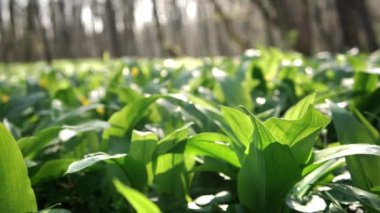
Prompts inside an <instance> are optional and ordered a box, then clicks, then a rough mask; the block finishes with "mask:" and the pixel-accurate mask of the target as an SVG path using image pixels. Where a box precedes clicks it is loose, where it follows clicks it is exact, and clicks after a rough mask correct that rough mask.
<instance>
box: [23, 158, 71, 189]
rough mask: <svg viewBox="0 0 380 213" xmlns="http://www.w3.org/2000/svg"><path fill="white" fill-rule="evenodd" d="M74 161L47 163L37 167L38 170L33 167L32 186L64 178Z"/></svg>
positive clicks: (57, 160) (64, 160)
mask: <svg viewBox="0 0 380 213" xmlns="http://www.w3.org/2000/svg"><path fill="white" fill-rule="evenodd" d="M74 161H75V160H73V159H56V160H50V161H45V162H44V163H43V164H41V165H38V166H36V168H35V167H32V168H31V169H30V170H31V174H30V176H31V179H30V180H31V182H32V185H38V184H40V183H43V182H45V181H50V180H54V179H57V178H59V177H62V176H63V174H64V173H65V171H66V169H67V167H68V166H69V165H70V164H71V163H72V162H74Z"/></svg>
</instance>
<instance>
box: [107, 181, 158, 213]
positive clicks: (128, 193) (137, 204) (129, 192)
mask: <svg viewBox="0 0 380 213" xmlns="http://www.w3.org/2000/svg"><path fill="white" fill-rule="evenodd" d="M113 184H114V186H115V187H116V190H117V191H118V192H119V193H120V194H122V195H123V197H124V198H125V199H127V200H128V202H129V203H130V204H131V205H132V206H133V208H135V209H136V211H137V213H146V212H150V213H159V212H161V211H160V209H159V208H158V207H157V206H156V204H154V203H153V202H152V201H150V200H149V199H148V198H147V197H145V196H144V195H143V194H141V193H140V192H139V191H137V190H135V189H133V188H130V187H128V186H126V185H124V184H123V183H121V182H120V181H119V180H117V179H114V180H113Z"/></svg>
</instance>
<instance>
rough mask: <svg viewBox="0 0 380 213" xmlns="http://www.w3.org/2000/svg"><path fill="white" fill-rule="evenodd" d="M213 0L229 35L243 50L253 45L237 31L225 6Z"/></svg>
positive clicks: (217, 13)
mask: <svg viewBox="0 0 380 213" xmlns="http://www.w3.org/2000/svg"><path fill="white" fill-rule="evenodd" d="M211 2H212V3H213V5H214V8H215V13H216V15H217V16H218V17H219V18H220V19H221V21H222V23H223V25H224V28H225V29H226V32H227V34H228V36H229V37H230V38H231V39H232V40H233V41H234V42H235V43H236V44H237V45H238V46H239V48H240V50H241V51H243V50H245V49H248V48H249V47H250V46H251V45H250V43H249V41H246V40H244V39H243V38H242V37H241V36H239V34H238V33H237V32H235V29H234V27H233V23H232V22H231V20H230V18H229V17H227V15H226V14H225V13H224V11H223V8H222V6H221V5H220V4H219V2H218V1H217V0H211Z"/></svg>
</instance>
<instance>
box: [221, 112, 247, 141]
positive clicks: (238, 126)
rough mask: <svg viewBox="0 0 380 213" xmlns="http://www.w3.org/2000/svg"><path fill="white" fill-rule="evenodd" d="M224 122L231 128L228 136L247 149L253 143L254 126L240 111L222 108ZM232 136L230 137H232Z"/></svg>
mask: <svg viewBox="0 0 380 213" xmlns="http://www.w3.org/2000/svg"><path fill="white" fill-rule="evenodd" d="M221 111H222V115H223V118H224V120H225V121H226V122H227V124H228V126H229V127H230V128H231V130H230V131H229V132H226V133H229V134H228V135H229V136H230V135H231V136H232V138H236V140H237V141H238V142H239V143H241V144H243V145H244V146H245V147H247V146H248V144H249V143H250V142H251V141H252V133H253V125H252V123H251V120H250V118H249V116H247V115H246V114H244V113H243V112H241V111H240V110H237V109H234V108H231V107H225V106H222V108H221ZM231 136H230V137H231Z"/></svg>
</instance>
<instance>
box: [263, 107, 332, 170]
mask: <svg viewBox="0 0 380 213" xmlns="http://www.w3.org/2000/svg"><path fill="white" fill-rule="evenodd" d="M329 123H330V118H328V117H327V116H325V115H323V114H322V113H321V112H319V111H318V110H316V109H315V108H314V107H313V106H309V108H308V109H307V110H306V111H305V112H304V113H303V116H302V117H300V118H299V119H297V120H285V119H280V118H270V119H268V120H266V121H265V122H264V125H265V127H266V128H267V129H270V130H271V131H270V132H271V134H272V136H273V137H274V138H275V139H276V141H278V142H279V143H281V144H285V145H289V146H290V147H291V149H292V153H293V155H294V156H295V157H296V159H297V161H298V162H300V163H302V164H304V163H306V162H307V160H308V159H309V157H310V155H311V152H312V149H313V145H314V142H315V140H316V137H317V136H318V134H319V133H320V131H321V130H322V129H323V128H325V127H326V126H327V125H328V124H329Z"/></svg>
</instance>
